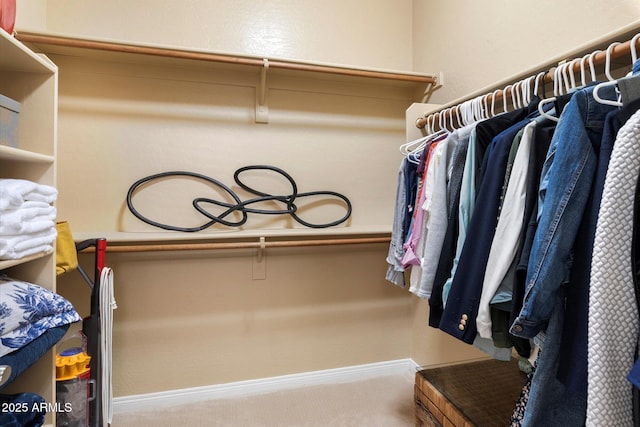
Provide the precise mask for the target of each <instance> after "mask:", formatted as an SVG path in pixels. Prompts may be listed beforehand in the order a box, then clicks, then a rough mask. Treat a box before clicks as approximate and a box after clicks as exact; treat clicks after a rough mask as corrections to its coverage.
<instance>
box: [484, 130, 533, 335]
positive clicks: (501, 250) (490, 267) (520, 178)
mask: <svg viewBox="0 0 640 427" xmlns="http://www.w3.org/2000/svg"><path fill="white" fill-rule="evenodd" d="M534 126H535V122H532V123H530V124H529V125H527V126H526V127H525V130H524V133H523V135H522V139H521V141H520V145H519V147H518V151H517V153H516V158H515V161H514V164H513V169H512V171H511V175H510V177H509V184H508V185H507V191H506V193H505V197H504V201H503V207H502V209H501V211H500V217H499V219H498V225H497V228H496V234H495V236H494V238H493V242H492V243H491V251H490V253H489V259H488V260H487V269H486V271H485V276H484V281H483V284H482V294H481V297H480V305H479V307H478V315H477V318H476V324H477V328H478V333H479V334H480V336H481V337H483V338H491V336H492V332H491V330H492V329H491V326H492V323H491V309H490V304H491V300H492V298H493V296H494V295H495V293H496V291H497V290H498V287H499V286H500V283H501V281H502V279H503V278H504V276H505V274H506V273H507V271H508V269H509V267H510V265H511V264H512V262H513V260H514V258H515V256H516V252H517V248H518V243H519V240H520V234H521V233H520V231H521V229H522V227H523V222H524V204H525V198H526V185H527V172H528V167H529V147H530V145H531V137H532V134H533V128H534Z"/></svg>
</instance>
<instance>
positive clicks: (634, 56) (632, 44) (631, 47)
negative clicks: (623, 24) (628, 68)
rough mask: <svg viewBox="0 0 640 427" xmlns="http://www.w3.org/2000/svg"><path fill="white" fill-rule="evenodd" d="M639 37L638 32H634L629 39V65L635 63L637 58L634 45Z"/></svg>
mask: <svg viewBox="0 0 640 427" xmlns="http://www.w3.org/2000/svg"><path fill="white" fill-rule="evenodd" d="M639 38H640V34H636V35H635V36H633V38H632V39H631V43H630V44H629V49H630V50H631V65H633V64H635V63H636V61H637V60H638V52H637V51H636V45H637V44H638V39H639Z"/></svg>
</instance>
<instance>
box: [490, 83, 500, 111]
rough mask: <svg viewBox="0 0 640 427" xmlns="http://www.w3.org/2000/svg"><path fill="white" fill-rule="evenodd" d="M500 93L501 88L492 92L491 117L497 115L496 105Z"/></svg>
mask: <svg viewBox="0 0 640 427" xmlns="http://www.w3.org/2000/svg"><path fill="white" fill-rule="evenodd" d="M499 93H500V89H496V90H494V91H493V93H492V94H491V117H495V116H496V111H495V106H496V96H497V95H498V94H499Z"/></svg>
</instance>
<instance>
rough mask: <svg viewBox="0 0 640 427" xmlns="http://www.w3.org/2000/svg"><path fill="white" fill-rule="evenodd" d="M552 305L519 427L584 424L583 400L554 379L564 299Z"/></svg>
mask: <svg viewBox="0 0 640 427" xmlns="http://www.w3.org/2000/svg"><path fill="white" fill-rule="evenodd" d="M552 305H553V312H552V313H551V318H550V319H549V326H548V328H547V332H546V334H545V338H544V341H543V342H541V343H540V345H541V348H542V349H541V351H540V355H539V356H538V362H537V363H538V365H537V367H536V370H535V373H534V374H533V379H532V380H531V389H530V390H529V400H528V401H527V406H526V409H525V413H524V420H523V421H522V426H523V427H540V426H544V427H552V426H562V427H572V426H576V427H580V426H584V423H585V420H586V413H587V400H586V399H584V397H583V396H582V395H581V394H580V393H574V392H573V391H571V390H570V388H568V387H566V386H565V385H564V384H562V383H561V382H560V381H558V379H557V378H556V375H555V373H556V372H557V370H558V361H559V357H560V351H559V350H560V339H561V336H562V325H563V319H564V297H563V296H559V297H557V298H555V303H554V304H552Z"/></svg>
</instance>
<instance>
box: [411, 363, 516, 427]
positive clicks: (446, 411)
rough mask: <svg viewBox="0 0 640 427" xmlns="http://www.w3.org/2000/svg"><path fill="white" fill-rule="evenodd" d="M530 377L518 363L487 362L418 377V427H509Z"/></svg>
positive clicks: (428, 371) (431, 371) (427, 371)
mask: <svg viewBox="0 0 640 427" xmlns="http://www.w3.org/2000/svg"><path fill="white" fill-rule="evenodd" d="M526 381H527V377H526V375H525V374H524V373H522V372H521V371H520V370H519V369H518V363H517V361H515V360H513V361H511V362H501V361H498V360H486V361H480V362H473V363H465V364H460V365H451V366H445V367H440V368H431V369H423V370H420V371H418V372H417V373H416V383H415V403H416V427H431V426H445V427H450V426H455V427H470V426H482V427H484V426H489V427H492V426H508V425H509V420H510V418H511V415H512V413H513V410H514V408H515V406H516V403H517V401H518V399H519V397H520V393H521V391H522V388H523V386H524V385H525V383H526Z"/></svg>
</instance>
